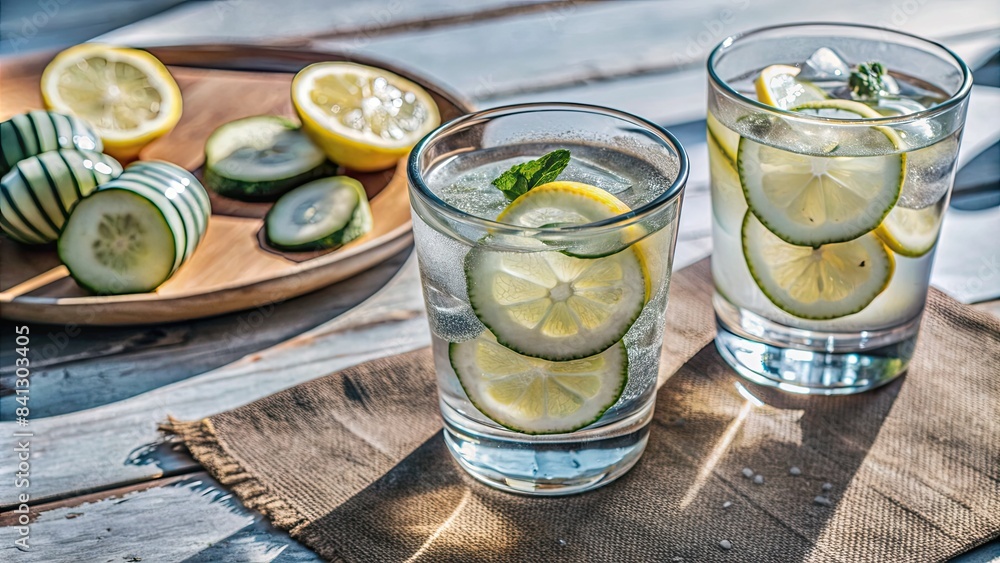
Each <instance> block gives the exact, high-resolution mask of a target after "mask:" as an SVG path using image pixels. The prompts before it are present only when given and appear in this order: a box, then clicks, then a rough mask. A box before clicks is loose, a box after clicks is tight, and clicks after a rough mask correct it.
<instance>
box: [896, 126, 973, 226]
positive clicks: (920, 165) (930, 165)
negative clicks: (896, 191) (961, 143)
mask: <svg viewBox="0 0 1000 563" xmlns="http://www.w3.org/2000/svg"><path fill="white" fill-rule="evenodd" d="M957 158H958V139H957V138H956V137H955V136H954V135H952V136H950V137H945V138H944V139H942V140H941V141H939V142H938V143H935V144H933V145H931V146H929V147H924V148H922V149H918V150H915V151H909V152H907V153H906V179H905V180H904V182H903V190H902V192H901V193H900V195H899V202H898V205H900V206H902V207H907V208H910V209H923V208H925V207H929V206H931V205H934V204H935V203H937V202H938V201H939V200H940V199H941V198H942V197H944V195H945V194H946V193H947V192H948V188H949V187H950V186H951V181H952V178H953V176H954V173H955V160H956V159H957Z"/></svg>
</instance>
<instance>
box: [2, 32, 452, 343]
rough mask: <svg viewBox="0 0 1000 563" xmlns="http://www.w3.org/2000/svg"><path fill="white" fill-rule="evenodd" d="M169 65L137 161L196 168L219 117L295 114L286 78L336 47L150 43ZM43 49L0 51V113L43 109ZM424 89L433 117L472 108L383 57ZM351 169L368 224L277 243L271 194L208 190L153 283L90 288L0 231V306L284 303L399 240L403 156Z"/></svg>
mask: <svg viewBox="0 0 1000 563" xmlns="http://www.w3.org/2000/svg"><path fill="white" fill-rule="evenodd" d="M149 51H150V52H152V53H153V54H154V55H156V56H157V57H158V58H159V59H160V60H162V61H163V62H164V63H165V64H167V65H168V66H169V67H170V71H171V73H173V75H174V78H175V79H176V80H177V83H178V84H179V85H180V87H181V91H182V92H183V95H184V116H183V117H182V118H181V121H180V123H179V124H178V125H177V127H176V128H175V129H174V130H173V131H172V132H171V133H170V134H168V135H166V136H164V137H163V138H161V139H158V140H157V141H154V142H153V143H151V144H150V145H148V146H147V147H146V148H144V149H143V151H142V153H141V154H140V157H139V158H140V159H160V160H167V161H170V162H174V163H176V164H179V165H181V166H184V167H185V168H187V169H189V170H192V171H195V173H196V174H198V173H199V172H200V171H199V170H198V169H199V167H200V166H201V164H202V160H203V156H204V153H203V151H204V143H205V139H206V138H207V137H208V135H209V134H210V133H211V132H212V131H213V130H214V129H215V128H216V127H217V126H219V125H221V124H223V123H225V122H227V121H231V120H233V119H237V118H240V117H246V116H250V115H257V114H263V113H274V114H279V115H287V116H290V117H294V116H295V113H294V111H293V109H292V105H291V100H290V97H289V87H290V84H291V80H292V76H294V73H295V72H297V71H298V70H299V69H300V68H302V67H304V66H305V65H307V64H310V63H314V62H317V61H329V60H346V59H347V57H345V56H344V55H338V54H335V53H321V52H314V51H302V50H292V49H285V48H277V47H260V46H243V45H200V46H184V47H163V48H151V49H149ZM50 59H51V54H47V55H46V56H34V57H31V58H23V59H16V60H5V61H4V64H3V72H2V80H0V119H7V118H9V117H10V116H12V115H15V114H18V113H21V112H24V111H27V110H30V109H37V108H41V107H42V102H41V97H40V94H39V92H38V84H39V78H40V76H41V71H42V69H43V68H44V66H45V64H46V63H47V62H48V61H49V60H50ZM350 60H352V61H354V62H360V63H362V64H370V65H372V66H378V67H382V68H386V69H388V70H390V71H392V72H395V73H397V74H400V75H402V76H405V77H407V78H409V79H410V80H413V81H415V82H416V83H418V84H420V85H421V86H423V87H424V88H425V89H427V91H428V92H430V93H431V95H432V96H433V97H434V100H435V101H436V102H437V104H438V107H439V108H440V110H441V119H442V121H447V120H450V119H452V118H454V117H457V116H459V115H462V114H464V113H467V112H468V111H470V106H469V104H468V103H467V102H465V101H463V100H462V99H461V98H459V97H458V96H456V95H454V94H451V93H449V92H447V91H446V90H444V89H443V88H441V87H439V86H437V85H435V84H433V83H432V82H430V81H428V80H426V79H422V78H420V77H418V76H414V75H413V74H412V73H410V72H407V71H403V70H399V69H396V68H393V67H391V66H389V65H386V64H384V63H378V62H372V61H366V60H363V59H359V57H355V56H351V57H350ZM343 172H344V173H346V174H348V175H350V176H353V177H355V178H358V179H359V180H361V182H362V183H363V184H364V185H365V189H366V190H367V192H368V195H369V197H370V198H371V208H372V213H373V215H374V217H375V226H374V228H373V230H372V232H371V233H369V234H367V235H365V236H364V237H362V238H360V239H358V240H356V241H353V242H351V243H350V244H348V245H346V246H344V247H342V248H340V249H338V250H335V251H332V252H325V253H280V252H276V251H274V250H271V249H269V248H268V247H267V245H266V244H264V243H263V240H262V239H263V237H262V236H261V235H260V231H261V227H262V225H263V222H262V220H261V219H262V218H263V216H264V213H266V211H267V209H268V208H269V207H270V204H248V203H243V202H239V201H236V200H231V199H227V198H223V197H220V196H216V195H215V194H212V213H213V215H212V220H211V221H210V223H209V228H208V233H207V234H206V237H205V240H204V241H203V242H202V243H201V245H200V246H199V247H198V250H197V251H196V252H195V254H194V256H193V257H192V258H191V260H190V261H189V262H188V263H186V264H185V265H184V266H183V267H182V268H181V269H180V270H179V271H178V272H177V273H176V274H175V275H174V276H173V277H172V278H171V279H170V280H168V281H167V282H166V283H164V284H163V285H162V286H160V287H159V288H158V289H157V291H156V292H154V293H143V294H134V295H115V296H94V295H89V294H87V292H86V291H84V290H83V289H81V288H80V287H78V286H77V285H76V283H75V282H74V281H73V280H72V278H70V277H68V272H67V270H66V268H65V267H64V266H62V265H61V264H60V262H59V259H58V257H57V256H56V252H55V250H54V249H53V248H44V247H43V248H38V247H28V246H23V245H19V244H17V243H15V242H13V241H11V240H9V239H7V238H6V237H0V316H2V317H3V318H7V319H16V320H22V321H32V322H41V323H75V324H87V325H129V324H147V323H162V322H170V321H180V320H187V319H194V318H199V317H207V316H212V315H218V314H221V313H228V312H232V311H238V310H243V309H250V308H254V307H261V306H265V305H268V304H271V303H275V302H280V301H284V300H286V299H289V298H291V297H296V296H298V295H302V294H304V293H308V292H310V291H314V290H316V289H318V288H320V287H323V286H326V285H329V284H331V283H334V282H337V281H340V280H342V279H345V278H348V277H350V276H353V275H355V274H357V273H359V272H361V271H363V270H366V269H368V268H371V267H373V266H375V265H376V264H379V263H380V262H382V261H383V260H385V259H387V258H388V257H390V256H392V255H393V254H395V253H397V252H399V251H400V250H402V249H403V248H405V247H406V246H408V245H409V244H410V242H411V240H412V234H411V232H410V209H409V200H408V198H407V192H406V190H407V182H406V172H405V159H404V160H401V161H400V162H399V163H398V165H397V166H396V167H395V169H392V170H387V171H384V172H375V173H367V174H359V173H353V172H351V171H349V170H347V171H343Z"/></svg>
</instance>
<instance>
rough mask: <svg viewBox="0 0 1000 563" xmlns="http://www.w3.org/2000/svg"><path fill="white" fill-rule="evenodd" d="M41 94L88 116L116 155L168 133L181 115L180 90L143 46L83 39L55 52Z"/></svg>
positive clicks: (57, 106)
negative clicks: (105, 43) (78, 43)
mask: <svg viewBox="0 0 1000 563" xmlns="http://www.w3.org/2000/svg"><path fill="white" fill-rule="evenodd" d="M41 90H42V100H43V101H44V102H45V106H46V107H47V108H49V109H53V110H55V111H60V112H64V113H70V114H73V115H76V116H77V117H80V118H82V119H83V120H85V121H87V122H88V123H89V124H90V125H91V126H93V128H94V130H95V131H96V132H97V134H98V135H100V136H101V140H102V141H103V142H104V151H105V152H107V153H108V154H110V155H112V156H114V157H116V158H118V159H119V160H131V159H134V158H135V157H136V156H137V155H138V154H139V151H140V150H141V149H142V147H144V146H146V145H147V144H149V143H150V142H151V141H153V140H154V139H157V138H159V137H161V136H163V135H164V134H166V133H168V132H169V131H170V130H171V129H173V128H174V126H175V125H177V122H178V121H180V118H181V109H182V101H181V91H180V88H178V87H177V83H176V82H175V81H174V79H173V77H172V76H171V75H170V72H169V71H167V67H165V66H163V63H161V62H160V61H159V60H157V58H156V57H154V56H153V55H151V54H149V53H147V52H146V51H140V50H138V49H127V48H122V47H112V46H109V45H100V44H96V43H83V44H81V45H77V46H75V47H70V48H69V49H66V50H65V51H63V52H61V53H59V54H58V55H56V57H55V58H54V59H52V62H50V63H49V65H48V66H47V67H45V71H44V72H43V73H42V84H41Z"/></svg>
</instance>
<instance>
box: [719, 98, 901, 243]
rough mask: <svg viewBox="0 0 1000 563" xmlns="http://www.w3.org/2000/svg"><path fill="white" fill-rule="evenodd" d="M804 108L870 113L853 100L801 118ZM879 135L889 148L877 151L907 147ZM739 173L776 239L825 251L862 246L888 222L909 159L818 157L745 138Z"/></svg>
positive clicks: (818, 105) (829, 103)
mask: <svg viewBox="0 0 1000 563" xmlns="http://www.w3.org/2000/svg"><path fill="white" fill-rule="evenodd" d="M858 106H860V107H858ZM800 108H805V109H808V110H810V111H817V110H820V109H824V108H826V109H830V110H836V111H839V112H854V113H855V114H857V115H861V111H862V110H861V109H860V108H865V110H868V109H870V108H868V107H867V106H865V105H864V104H861V103H858V102H853V101H850V100H826V101H823V102H814V103H811V104H805V105H802V106H798V107H797V108H796V111H798V109H800ZM872 129H873V130H874V132H873V136H874V138H876V139H881V141H879V142H880V143H886V144H885V145H884V146H879V147H877V148H878V150H885V149H886V148H890V149H895V148H897V147H899V146H900V140H899V138H898V136H897V135H896V134H895V132H893V131H891V130H890V129H888V128H885V127H873V128H872ZM852 136H854V137H856V138H863V139H866V140H865V141H864V142H871V139H870V138H869V137H867V136H866V137H858V136H856V135H852ZM888 143H891V145H890V144H888ZM831 152H834V153H835V152H836V148H834V149H833V151H831ZM737 168H738V170H739V175H740V183H741V184H742V186H743V193H744V194H745V196H746V201H747V204H748V205H749V206H750V210H751V211H753V214H754V215H756V216H757V218H758V219H760V221H761V222H762V223H763V224H764V225H765V226H767V228H768V229H770V230H771V232H773V233H774V234H776V235H778V236H779V237H781V238H782V239H784V240H785V241H787V242H789V243H791V244H797V245H801V246H820V245H823V244H829V243H834V242H843V241H848V240H851V239H854V238H857V237H859V236H861V235H863V234H865V233H867V232H869V231H871V230H873V229H874V228H875V227H877V226H878V225H879V224H880V223H881V222H882V219H884V218H885V216H886V214H888V213H889V211H890V210H891V209H892V207H893V205H895V204H896V200H897V199H899V193H900V190H901V189H902V186H903V179H904V173H905V169H906V155H905V154H903V153H896V154H883V155H876V156H851V157H846V156H832V155H831V156H811V155H805V154H798V153H795V152H792V151H788V150H783V149H777V148H774V147H770V146H767V145H764V144H761V143H758V142H756V141H752V140H750V139H747V138H741V139H740V147H739V157H738V161H737Z"/></svg>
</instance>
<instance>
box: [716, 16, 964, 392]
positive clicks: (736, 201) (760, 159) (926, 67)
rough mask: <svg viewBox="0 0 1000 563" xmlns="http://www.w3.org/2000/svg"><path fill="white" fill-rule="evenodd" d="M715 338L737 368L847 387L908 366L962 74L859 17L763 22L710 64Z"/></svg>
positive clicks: (960, 107)
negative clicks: (847, 21)
mask: <svg viewBox="0 0 1000 563" xmlns="http://www.w3.org/2000/svg"><path fill="white" fill-rule="evenodd" d="M708 69H709V92H708V150H709V160H710V172H711V191H712V211H713V222H712V234H713V248H714V250H713V256H712V273H713V277H714V280H715V289H716V293H715V311H716V316H717V319H718V332H717V336H716V345H717V347H718V349H719V351H720V352H721V353H722V355H723V357H725V359H726V360H727V361H728V363H729V364H730V365H731V366H732V367H733V368H734V369H736V371H737V372H739V373H740V374H741V375H742V376H744V377H746V378H748V379H750V380H752V381H754V382H756V383H760V384H764V385H770V386H775V387H778V388H780V389H784V390H786V391H791V392H796V393H808V394H826V395H830V394H846V393H855V392H860V391H864V390H866V389H871V388H873V387H876V386H878V385H882V384H884V383H886V382H888V381H890V380H892V379H893V378H895V377H896V376H898V375H899V374H901V373H902V372H903V371H905V370H906V367H907V365H908V363H909V361H910V358H911V357H912V356H913V350H914V346H915V344H916V338H917V330H918V328H919V324H920V317H921V314H922V312H923V308H924V302H925V300H926V297H927V288H928V281H929V278H930V273H931V264H932V261H933V259H934V249H935V245H936V243H937V239H938V234H939V232H940V228H941V221H942V218H943V214H944V211H945V209H946V208H947V206H948V198H949V195H950V192H951V186H952V181H953V179H954V175H955V161H956V157H957V156H958V147H959V140H960V138H961V134H962V127H963V125H964V122H965V112H966V107H967V103H968V97H969V91H970V89H971V82H972V76H971V73H970V71H969V69H968V67H967V66H966V65H965V63H963V62H962V60H961V59H959V58H958V57H957V56H956V55H955V54H954V53H952V52H951V51H949V50H948V49H947V48H945V47H943V46H941V45H939V44H937V43H933V42H930V41H926V40H924V39H920V38H918V37H914V36H912V35H906V34H903V33H897V32H893V31H889V30H886V29H880V28H875V27H865V26H853V25H836V24H802V25H789V26H779V27H771V28H765V29H761V30H757V31H753V32H749V33H745V34H742V35H738V36H735V37H731V38H729V39H726V40H725V41H723V42H722V43H721V44H720V45H719V46H718V47H717V48H716V49H715V50H714V51H713V52H712V54H711V56H710V57H709V61H708Z"/></svg>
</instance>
